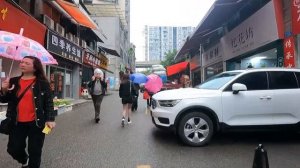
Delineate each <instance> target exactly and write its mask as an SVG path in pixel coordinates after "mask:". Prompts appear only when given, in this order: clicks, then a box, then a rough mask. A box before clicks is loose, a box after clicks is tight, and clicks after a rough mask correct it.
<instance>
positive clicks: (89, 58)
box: [83, 51, 101, 68]
mask: <svg viewBox="0 0 300 168" xmlns="http://www.w3.org/2000/svg"><path fill="white" fill-rule="evenodd" d="M100 62H101V61H100V58H98V57H96V56H95V55H94V54H93V53H91V52H89V51H85V52H84V57H83V63H84V64H86V65H90V66H92V67H96V68H99V67H100Z"/></svg>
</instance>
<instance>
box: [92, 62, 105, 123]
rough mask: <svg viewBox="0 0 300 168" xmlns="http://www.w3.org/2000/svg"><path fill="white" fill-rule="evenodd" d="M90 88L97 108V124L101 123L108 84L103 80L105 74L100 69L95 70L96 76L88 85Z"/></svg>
mask: <svg viewBox="0 0 300 168" xmlns="http://www.w3.org/2000/svg"><path fill="white" fill-rule="evenodd" d="M88 87H89V92H90V94H91V96H92V99H93V104H94V108H95V122H96V123H99V121H100V108H101V103H102V100H103V97H104V95H105V88H106V83H105V81H104V78H103V72H102V71H101V70H100V69H98V68H96V69H95V70H94V76H92V80H91V81H90V82H89V83H88Z"/></svg>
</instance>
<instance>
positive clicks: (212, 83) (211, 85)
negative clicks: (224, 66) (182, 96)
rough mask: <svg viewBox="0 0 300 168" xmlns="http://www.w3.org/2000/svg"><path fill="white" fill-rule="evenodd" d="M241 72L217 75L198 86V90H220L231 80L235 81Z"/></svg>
mask: <svg viewBox="0 0 300 168" xmlns="http://www.w3.org/2000/svg"><path fill="white" fill-rule="evenodd" d="M240 73H241V72H224V73H221V74H218V75H215V76H213V77H211V78H209V79H207V80H206V81H204V83H202V84H200V85H198V86H196V88H198V89H211V90H217V89H220V88H221V87H222V86H224V85H225V84H226V83H227V82H229V81H230V80H231V79H233V78H234V77H235V76H236V75H238V74H240Z"/></svg>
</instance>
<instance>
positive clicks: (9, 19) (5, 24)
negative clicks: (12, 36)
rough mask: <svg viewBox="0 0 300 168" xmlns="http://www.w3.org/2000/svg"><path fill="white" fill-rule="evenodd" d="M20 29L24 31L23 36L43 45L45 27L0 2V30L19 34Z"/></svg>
mask: <svg viewBox="0 0 300 168" xmlns="http://www.w3.org/2000/svg"><path fill="white" fill-rule="evenodd" d="M21 28H23V29H24V33H23V36H25V37H28V38H30V39H33V40H35V41H37V42H39V43H40V44H42V45H44V41H45V35H46V26H44V25H43V24H42V23H40V22H39V21H37V20H36V19H34V17H32V16H30V15H27V14H25V13H24V12H22V11H21V10H20V9H18V8H16V7H14V6H13V5H11V4H10V3H8V2H6V1H4V0H1V1H0V30H5V31H8V32H12V33H16V34H19V32H20V29H21Z"/></svg>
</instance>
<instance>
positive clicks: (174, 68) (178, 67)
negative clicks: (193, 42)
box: [167, 61, 189, 76]
mask: <svg viewBox="0 0 300 168" xmlns="http://www.w3.org/2000/svg"><path fill="white" fill-rule="evenodd" d="M188 64H189V62H187V61H184V62H180V63H178V64H174V65H170V66H167V76H172V75H174V74H177V73H179V72H182V71H184V70H186V68H187V65H188Z"/></svg>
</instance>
